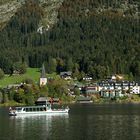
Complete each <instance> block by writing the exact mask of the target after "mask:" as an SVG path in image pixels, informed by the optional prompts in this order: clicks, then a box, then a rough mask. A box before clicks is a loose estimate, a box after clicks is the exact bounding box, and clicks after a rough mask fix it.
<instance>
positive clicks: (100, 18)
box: [0, 0, 140, 80]
mask: <svg viewBox="0 0 140 140" xmlns="http://www.w3.org/2000/svg"><path fill="white" fill-rule="evenodd" d="M139 4H140V3H139V1H138V0H135V1H134V0H133V1H132V0H130V1H126V0H117V1H116V0H100V1H99V0H64V2H63V4H62V5H61V7H60V8H59V15H58V22H57V24H55V25H54V26H52V27H50V28H49V30H46V29H45V27H44V28H42V32H41V33H40V32H38V25H39V22H40V20H41V18H42V17H43V16H44V15H43V14H44V11H43V9H42V8H41V7H40V5H39V4H38V2H37V1H33V0H29V1H27V2H26V3H25V4H24V5H23V6H22V8H20V9H19V10H18V11H17V12H16V14H15V16H13V17H12V19H11V20H10V22H9V23H8V24H7V26H6V27H5V28H4V29H3V30H2V31H1V32H0V48H1V51H0V67H1V68H2V69H3V70H4V71H5V72H6V73H9V72H10V71H11V68H12V65H13V63H15V62H17V61H22V62H26V63H27V65H28V66H30V67H41V65H42V63H43V62H44V63H45V65H46V70H47V71H48V72H49V73H51V72H53V71H57V72H60V71H63V70H73V72H74V74H75V75H76V74H77V75H82V74H84V73H86V74H89V75H91V76H92V77H93V78H95V79H100V78H104V77H106V76H107V75H110V74H115V73H118V74H128V75H129V76H130V77H134V78H135V79H136V80H140V37H139V35H140V26H139V8H140V7H139V6H140V5H139Z"/></svg>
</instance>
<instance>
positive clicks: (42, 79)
mask: <svg viewBox="0 0 140 140" xmlns="http://www.w3.org/2000/svg"><path fill="white" fill-rule="evenodd" d="M39 83H40V86H44V85H46V84H47V77H46V72H45V66H44V64H43V65H42V69H41V76H40V82H39Z"/></svg>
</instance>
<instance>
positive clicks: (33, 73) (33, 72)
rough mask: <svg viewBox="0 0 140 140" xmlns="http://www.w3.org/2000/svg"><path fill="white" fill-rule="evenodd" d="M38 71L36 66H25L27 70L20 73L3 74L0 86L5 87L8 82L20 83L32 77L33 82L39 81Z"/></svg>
mask: <svg viewBox="0 0 140 140" xmlns="http://www.w3.org/2000/svg"><path fill="white" fill-rule="evenodd" d="M39 78H40V71H39V69H38V68H27V72H26V73H25V74H22V75H12V76H9V75H5V77H4V78H3V79H1V80H0V87H6V86H7V85H9V84H16V83H21V82H22V81H23V80H25V79H32V80H33V81H34V82H39Z"/></svg>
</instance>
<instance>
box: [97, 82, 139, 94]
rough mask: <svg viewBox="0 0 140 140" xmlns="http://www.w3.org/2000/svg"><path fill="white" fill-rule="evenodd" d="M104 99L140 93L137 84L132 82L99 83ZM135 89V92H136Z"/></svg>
mask: <svg viewBox="0 0 140 140" xmlns="http://www.w3.org/2000/svg"><path fill="white" fill-rule="evenodd" d="M98 85H99V88H98V90H99V92H100V94H101V96H102V97H122V96H124V95H127V94H132V93H137V94H138V92H139V88H138V86H137V87H136V86H135V85H136V83H135V82H130V81H101V82H99V83H98ZM134 87H135V91H134Z"/></svg>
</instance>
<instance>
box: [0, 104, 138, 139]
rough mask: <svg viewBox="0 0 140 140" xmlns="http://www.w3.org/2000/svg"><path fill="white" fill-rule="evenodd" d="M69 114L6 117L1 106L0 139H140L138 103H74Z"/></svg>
mask: <svg viewBox="0 0 140 140" xmlns="http://www.w3.org/2000/svg"><path fill="white" fill-rule="evenodd" d="M70 109H71V110H70V113H69V115H57V116H54V115H49V116H47V115H46V116H34V117H33V116H28V117H9V116H8V114H7V113H8V108H3V107H1V108H0V140H140V104H122V105H121V104H105V105H95V104H74V105H70Z"/></svg>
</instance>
